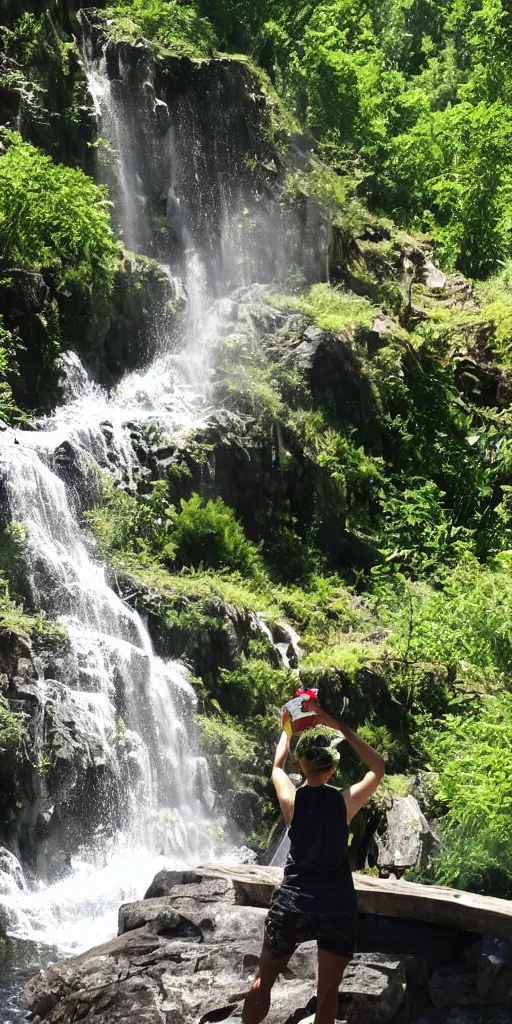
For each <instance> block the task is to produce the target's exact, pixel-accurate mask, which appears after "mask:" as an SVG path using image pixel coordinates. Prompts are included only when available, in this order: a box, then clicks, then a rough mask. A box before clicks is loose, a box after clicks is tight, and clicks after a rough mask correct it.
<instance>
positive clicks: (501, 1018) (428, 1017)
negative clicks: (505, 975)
mask: <svg viewBox="0 0 512 1024" xmlns="http://www.w3.org/2000/svg"><path fill="white" fill-rule="evenodd" d="M412 1024H512V1010H510V1009H508V1008H506V1007H504V1006H492V1007H491V1006H478V1007H477V1006H454V1007H453V1008H452V1009H451V1010H441V1009H427V1010H424V1011H423V1012H422V1013H421V1014H420V1015H419V1016H414V1017H413V1018H412Z"/></svg>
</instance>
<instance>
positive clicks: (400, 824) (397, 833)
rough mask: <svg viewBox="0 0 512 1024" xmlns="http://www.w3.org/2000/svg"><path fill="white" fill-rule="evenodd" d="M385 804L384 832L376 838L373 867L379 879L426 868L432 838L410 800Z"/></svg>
mask: <svg viewBox="0 0 512 1024" xmlns="http://www.w3.org/2000/svg"><path fill="white" fill-rule="evenodd" d="M387 803H388V806H387V807H386V811H385V825H384V830H383V831H381V832H380V833H378V834H377V836H376V843H377V849H378V854H377V866H378V868H379V874H380V876H381V877H389V876H390V875H392V876H394V877H395V878H400V877H401V876H402V875H403V873H404V871H405V870H406V869H407V868H414V867H418V868H426V867H427V866H428V862H429V857H430V854H431V852H432V849H433V847H434V845H435V837H434V834H433V832H432V829H431V828H430V825H429V823H428V821H427V819H426V818H425V815H424V814H423V812H422V810H421V808H420V805H419V803H418V801H417V800H416V798H415V797H414V796H412V795H410V794H409V795H408V796H404V797H400V796H393V798H392V799H391V800H389V801H387Z"/></svg>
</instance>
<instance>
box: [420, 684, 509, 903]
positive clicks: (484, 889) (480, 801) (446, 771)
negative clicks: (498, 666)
mask: <svg viewBox="0 0 512 1024" xmlns="http://www.w3.org/2000/svg"><path fill="white" fill-rule="evenodd" d="M441 726H442V728H441V729H439V728H436V729H435V730H434V729H430V730H428V731H427V733H426V735H425V747H424V749H425V755H426V757H427V758H428V760H429V764H430V768H431V770H432V771H433V773H434V778H433V780H431V783H430V785H431V788H432V791H433V794H434V796H435V800H436V801H437V806H438V808H439V809H440V810H443V811H444V812H445V813H444V815H443V817H442V818H441V820H440V827H441V837H442V848H441V853H440V855H439V857H438V858H437V860H436V863H435V879H436V881H438V882H440V883H441V884H443V885H454V886H456V887H457V888H461V889H470V890H472V891H473V892H481V893H483V894H484V895H492V896H501V897H503V898H505V899H510V898H511V897H512V854H511V850H510V813H511V809H512V791H511V785H510V780H511V777H512V738H511V736H512V698H511V696H510V694H509V693H501V694H500V695H499V696H494V697H482V698H480V699H479V700H478V699H476V700H475V699H474V700H472V701H471V702H470V703H469V704H468V705H467V706H466V707H465V708H464V709H463V710H462V711H459V712H458V713H457V712H455V713H453V714H450V715H448V716H447V717H446V718H445V719H444V720H443V721H442V723H441Z"/></svg>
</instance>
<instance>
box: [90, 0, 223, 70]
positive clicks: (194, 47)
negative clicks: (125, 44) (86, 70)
mask: <svg viewBox="0 0 512 1024" xmlns="http://www.w3.org/2000/svg"><path fill="white" fill-rule="evenodd" d="M105 13H106V16H107V18H111V19H113V24H112V25H111V26H110V32H111V33H112V34H113V35H114V36H118V37H119V38H123V39H126V38H129V39H137V38H138V37H140V35H143V36H144V37H145V38H146V39H150V40H151V41H152V42H155V43H157V44H158V45H159V46H161V47H163V48H164V49H165V50H166V51H169V52H170V53H173V54H179V55H182V56H185V57H209V56H211V55H212V54H213V53H214V51H215V49H216V45H217V37H216V33H215V30H214V28H213V26H212V24H211V23H210V22H209V21H208V20H207V19H206V18H202V17H201V16H200V15H199V13H198V11H197V10H195V9H194V6H193V5H191V6H183V5H182V4H180V3H178V2H176V0H149V2H148V0H125V2H124V3H117V4H111V5H110V6H109V7H107V9H106V12H105Z"/></svg>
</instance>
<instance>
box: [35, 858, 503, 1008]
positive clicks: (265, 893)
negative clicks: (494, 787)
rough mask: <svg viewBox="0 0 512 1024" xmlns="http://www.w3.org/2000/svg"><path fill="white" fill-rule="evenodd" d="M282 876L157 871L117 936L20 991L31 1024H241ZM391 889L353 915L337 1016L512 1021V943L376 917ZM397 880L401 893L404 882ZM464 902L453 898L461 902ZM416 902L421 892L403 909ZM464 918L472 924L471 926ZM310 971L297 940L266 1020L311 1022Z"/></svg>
mask: <svg viewBox="0 0 512 1024" xmlns="http://www.w3.org/2000/svg"><path fill="white" fill-rule="evenodd" d="M279 877H280V874H279V870H278V869H272V868H247V869H243V868H239V867H237V868H234V869H232V870H231V869H225V868H221V869H218V868H217V869H216V868H215V867H214V866H211V867H206V868H198V869H197V870H194V871H161V872H160V873H159V874H158V875H157V876H156V877H155V878H154V879H153V882H152V883H151V885H150V887H149V889H148V891H147V893H146V896H145V898H144V899H143V900H140V901H138V902H136V903H129V904H125V905H124V906H122V907H121V908H120V911H119V934H118V936H117V938H114V939H112V940H111V941H110V942H107V943H105V944H104V945H102V946H97V947H96V948H95V949H91V950H89V951H88V952H87V953H83V954H81V955H80V956H77V957H73V958H72V959H70V960H66V961H62V962H61V963H56V964H52V965H50V966H49V967H47V968H46V969H45V970H44V971H41V972H40V973H39V974H38V975H37V976H36V977H34V978H33V979H32V980H31V981H30V982H29V983H28V985H27V986H26V989H25V993H24V1005H25V1007H26V1008H27V1010H28V1011H29V1012H30V1015H31V1019H32V1020H34V1021H35V1022H36V1024H43V1022H48V1024H71V1022H72V1021H73V1022H75V1021H77V1020H80V1021H91V1022H92V1021H94V1024H114V1022H116V1024H121V1022H126V1024H128V1021H130V1022H132V1021H133V1020H134V1019H136V1020H137V1021H138V1022H139V1024H214V1022H217V1021H224V1020H229V1021H232V1022H234V1021H237V1020H239V1019H240V1013H241V1003H242V1000H243V997H244V994H245V992H246V991H247V988H248V987H249V985H250V983H251V980H252V978H253V976H254V973H255V970H256V965H257V962H258V953H259V949H260V946H261V940H262V934H263V923H264V920H265V915H266V904H267V903H268V900H269V895H270V893H271V891H272V887H273V885H274V884H275V883H276V882H278V881H279ZM361 881H362V879H361ZM371 881H372V882H374V883H377V880H376V879H372V880H371ZM389 884H390V883H387V882H382V881H380V882H378V889H377V888H376V886H374V887H373V890H366V891H367V892H368V891H373V894H374V895H373V901H374V906H375V908H376V909H377V913H375V914H373V913H361V914H360V922H359V923H360V941H359V952H358V953H357V954H356V956H355V958H354V960H353V961H352V962H351V964H350V965H349V967H348V969H347V971H346V973H345V977H344V979H343V983H342V986H341V990H340V1001H339V1019H340V1020H345V1021H348V1024H387V1022H391V1021H395V1022H397V1024H407V1022H409V1021H411V1022H414V1024H512V943H511V942H510V941H508V940H506V939H503V938H496V937H494V936H491V935H482V934H481V933H478V931H474V932H471V931H468V930H467V927H468V922H469V918H467V919H466V920H464V919H462V918H461V919H460V922H459V923H460V927H459V928H456V927H451V926H449V925H446V924H436V923H432V922H427V921H417V920H413V919H407V918H406V917H404V918H403V919H401V920H400V919H397V918H395V917H390V916H387V915H386V914H385V913H384V914H383V913H380V912H379V910H382V909H383V908H384V904H383V903H381V902H379V897H378V895H376V894H377V892H378V891H381V892H382V891H384V890H385V888H386V886H388V885H389ZM391 884H393V883H391ZM394 884H395V885H399V886H400V887H401V889H402V890H403V893H406V888H405V889H404V887H407V883H404V882H400V883H394ZM413 888H414V889H420V888H426V887H420V886H414V887H413ZM362 891H363V889H361V892H362ZM447 891H448V892H453V891H451V890H447ZM441 895H442V894H440V897H439V898H441ZM467 895H468V894H462V893H460V894H459V896H460V898H461V899H463V902H464V901H465V900H466V898H467ZM386 899H389V897H388V896H386ZM414 899H417V894H416V896H415V897H414V898H413V902H412V903H411V907H413V906H414V905H415V903H414ZM429 899H430V901H432V899H435V893H434V896H433V897H430V898H429ZM478 899H479V900H480V901H481V900H482V898H481V897H480V898H478ZM470 902H471V901H470ZM489 903H490V904H491V905H492V907H491V909H492V910H493V911H494V912H495V913H498V910H497V908H496V906H495V904H498V903H500V904H501V903H503V918H504V919H505V918H507V917H508V916H509V914H511V913H512V912H510V911H508V907H507V905H506V904H505V901H498V900H496V901H493V900H491V901H489ZM369 905H370V904H369V897H368V896H367V897H366V906H369ZM507 911H508V913H507ZM472 920H473V924H472V927H475V928H476V924H475V922H476V921H477V918H475V917H474V916H473V918H472ZM315 969H316V947H315V944H314V943H305V944H304V945H303V946H301V947H300V948H299V950H298V951H297V953H295V955H294V956H293V957H292V958H291V960H290V962H289V965H288V967H287V969H286V971H285V973H284V974H283V976H282V977H281V978H280V979H279V981H278V983H277V985H276V987H275V990H274V997H273V1001H272V1008H271V1011H270V1014H269V1017H268V1018H267V1020H268V1021H269V1022H270V1024H278V1022H279V1024H299V1022H300V1021H303V1022H304V1024H306V1020H307V1019H308V1018H311V1014H313V1013H314V1008H315ZM509 1007H511V1008H510V1009H509ZM311 1019H312V1018H311Z"/></svg>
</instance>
